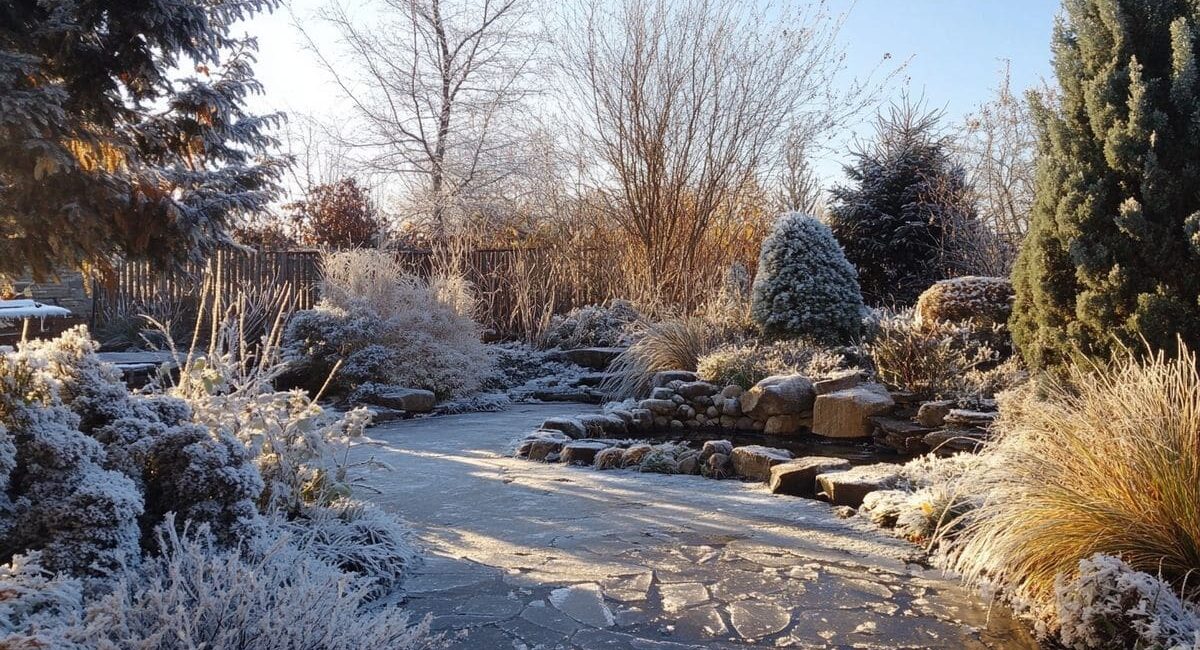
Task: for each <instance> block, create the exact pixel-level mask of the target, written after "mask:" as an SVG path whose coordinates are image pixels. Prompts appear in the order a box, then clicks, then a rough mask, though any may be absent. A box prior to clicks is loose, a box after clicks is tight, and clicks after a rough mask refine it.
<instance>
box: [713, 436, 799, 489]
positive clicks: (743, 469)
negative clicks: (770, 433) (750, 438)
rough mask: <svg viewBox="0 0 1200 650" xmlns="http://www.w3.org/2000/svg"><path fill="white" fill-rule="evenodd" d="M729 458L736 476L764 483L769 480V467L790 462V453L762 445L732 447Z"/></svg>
mask: <svg viewBox="0 0 1200 650" xmlns="http://www.w3.org/2000/svg"><path fill="white" fill-rule="evenodd" d="M729 458H730V460H732V461H733V471H734V473H736V474H737V475H738V476H741V477H742V478H747V479H750V480H752V481H763V482H765V481H767V480H768V479H770V478H771V467H773V466H775V465H778V464H780V463H786V462H788V461H789V460H791V459H792V452H790V451H787V450H786V449H776V448H774V447H764V446H762V445H746V446H744V447H734V448H733V453H731V454H730V455H729Z"/></svg>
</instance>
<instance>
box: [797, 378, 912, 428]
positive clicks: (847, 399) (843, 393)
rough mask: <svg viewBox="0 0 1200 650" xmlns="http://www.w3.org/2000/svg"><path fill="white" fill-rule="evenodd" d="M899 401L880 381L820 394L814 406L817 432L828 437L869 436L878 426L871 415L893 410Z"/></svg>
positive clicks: (814, 425) (814, 426) (814, 421)
mask: <svg viewBox="0 0 1200 650" xmlns="http://www.w3.org/2000/svg"><path fill="white" fill-rule="evenodd" d="M895 406H896V403H895V402H894V401H893V400H892V397H891V395H888V392H887V389H886V388H884V387H883V386H882V385H880V384H863V385H861V386H855V387H854V388H847V389H846V390H839V391H836V392H833V393H828V394H825V395H818V396H817V399H816V405H815V406H814V407H813V425H812V430H813V433H815V434H818V435H822V436H826V437H828V438H866V437H868V436H870V435H871V434H872V433H873V432H874V430H875V425H874V424H872V422H871V419H870V418H871V416H873V415H883V414H886V413H889V412H890V411H891V410H892V408H894V407H895Z"/></svg>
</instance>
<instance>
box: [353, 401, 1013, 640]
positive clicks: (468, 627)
mask: <svg viewBox="0 0 1200 650" xmlns="http://www.w3.org/2000/svg"><path fill="white" fill-rule="evenodd" d="M591 410H594V409H592V408H590V407H585V406H582V405H562V404H559V405H522V406H516V407H514V408H513V409H511V410H509V411H507V412H504V413H481V414H470V415H459V416H448V417H440V418H431V419H424V420H409V421H404V422H395V423H390V424H385V425H381V426H379V427H376V428H374V429H371V430H370V432H369V433H370V435H371V437H372V438H374V439H376V440H377V441H379V443H380V446H378V447H375V448H373V449H372V450H371V453H372V454H373V455H374V456H376V457H377V458H379V459H381V460H383V461H385V462H387V463H388V464H389V465H391V467H392V470H391V471H384V472H379V473H374V474H372V475H371V483H372V484H373V486H374V487H376V488H378V489H379V490H380V493H379V494H378V495H377V496H375V497H373V498H374V499H375V500H376V501H377V502H378V503H380V504H381V505H382V506H383V507H385V508H387V509H388V510H390V511H392V512H395V513H396V514H398V515H399V516H400V517H401V518H403V519H404V520H406V521H407V522H408V523H409V524H410V525H411V526H412V527H413V529H414V530H415V531H416V534H417V536H418V537H419V538H420V539H421V540H422V542H423V543H424V544H425V545H426V547H427V551H428V557H427V559H426V561H425V562H424V563H423V564H422V565H421V566H419V567H418V568H417V569H416V571H415V573H414V575H413V576H412V577H411V578H410V579H409V580H408V582H407V583H406V589H407V592H408V596H409V600H408V602H407V604H406V606H407V607H409V608H411V609H412V610H413V611H414V612H415V613H416V614H417V615H424V614H426V613H430V614H432V615H433V616H434V617H435V618H434V626H435V628H437V629H439V630H450V631H457V632H458V633H459V634H460V635H461V636H460V637H459V638H458V639H457V641H456V647H462V648H503V649H507V648H529V649H533V648H597V649H599V648H605V649H607V648H613V649H630V648H636V649H656V648H684V647H704V648H727V647H738V648H745V647H800V648H956V649H958V648H1030V647H1037V646H1036V644H1035V643H1033V642H1032V641H1031V640H1030V639H1029V637H1028V635H1027V634H1026V633H1025V632H1024V631H1023V630H1022V629H1021V628H1020V627H1019V626H1018V625H1016V624H1015V623H1013V621H1012V620H1011V619H1010V618H1009V616H1008V614H1007V613H1006V612H1005V611H1003V610H1001V609H999V608H994V609H991V610H989V608H988V607H987V605H986V604H984V603H982V602H980V601H979V599H978V598H976V597H973V596H972V595H971V594H970V593H969V592H968V591H967V590H965V589H963V588H961V587H960V586H958V585H957V584H956V583H955V582H953V581H952V580H947V579H945V578H943V577H942V575H941V573H940V572H939V571H937V570H934V569H929V568H926V567H924V566H923V565H921V564H919V563H918V562H919V560H918V554H917V553H915V552H914V549H913V548H912V547H911V546H909V545H908V544H906V543H904V542H901V541H899V540H895V539H892V538H889V537H887V536H885V535H882V534H880V533H878V532H877V531H875V530H873V529H872V528H871V527H870V526H868V525H866V524H865V523H862V522H858V521H856V520H840V519H837V518H836V517H834V516H833V514H832V512H831V510H830V508H829V507H828V506H827V505H825V504H823V503H820V502H815V501H808V500H804V499H797V498H791V497H777V496H774V495H771V494H769V493H768V492H767V491H766V490H765V489H763V487H762V486H761V485H757V484H750V483H740V482H737V481H712V480H707V479H704V478H701V477H699V476H662V475H654V474H638V473H634V472H626V471H608V472H596V471H592V470H590V469H586V468H571V467H564V466H561V465H543V464H538V463H531V462H528V461H520V460H515V459H512V458H510V457H508V456H507V451H508V446H509V444H510V442H511V440H512V439H513V438H515V437H516V436H517V435H518V434H523V433H525V432H527V431H529V430H530V429H532V428H533V427H534V426H536V425H537V424H538V423H540V422H541V421H542V420H543V419H545V418H546V417H550V416H552V415H566V414H577V413H582V412H587V411H591ZM360 453H361V452H360Z"/></svg>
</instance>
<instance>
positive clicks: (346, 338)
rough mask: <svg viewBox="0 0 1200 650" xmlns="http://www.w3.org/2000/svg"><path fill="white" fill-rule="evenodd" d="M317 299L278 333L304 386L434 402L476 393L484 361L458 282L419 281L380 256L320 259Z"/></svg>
mask: <svg viewBox="0 0 1200 650" xmlns="http://www.w3.org/2000/svg"><path fill="white" fill-rule="evenodd" d="M323 265H324V269H325V277H324V282H323V284H322V291H323V293H322V300H321V303H320V304H319V305H318V306H317V308H316V309H313V310H309V311H302V312H298V313H296V314H295V315H294V316H293V317H292V319H291V322H290V324H289V326H288V329H287V333H286V336H285V357H286V358H287V360H288V361H289V362H291V363H292V365H293V368H292V369H291V373H293V374H294V375H296V376H299V377H301V378H302V383H304V384H305V385H306V386H308V387H309V388H310V389H317V388H320V387H321V386H322V385H324V383H325V381H326V379H327V378H328V377H329V376H330V374H331V373H333V371H334V369H335V368H338V367H339V366H340V368H339V369H338V371H337V373H336V374H334V375H333V378H332V380H331V381H330V384H329V387H330V389H332V390H333V391H335V392H338V393H348V392H349V391H351V390H353V389H354V388H355V387H357V386H358V385H360V384H364V383H368V382H375V383H380V384H394V385H400V386H405V387H408V388H421V389H425V390H430V391H433V392H434V393H435V394H436V395H437V396H438V397H440V398H447V397H453V396H463V395H466V394H469V393H471V392H473V391H475V390H476V389H477V388H478V387H479V385H480V379H481V378H482V377H485V376H487V374H488V373H489V371H490V369H491V358H490V357H489V356H488V353H487V349H486V347H485V346H484V345H483V343H482V342H480V338H479V337H480V332H479V326H478V325H477V324H476V323H475V321H474V320H472V317H471V314H472V310H473V309H474V301H473V299H472V298H471V297H470V293H469V291H468V290H467V287H466V286H465V285H464V283H463V282H462V281H461V279H455V278H434V279H432V280H423V279H421V278H418V277H416V276H414V275H412V274H410V273H407V272H406V271H404V270H403V269H402V268H401V267H400V266H399V265H398V264H396V262H395V261H394V260H392V258H391V257H390V256H389V255H387V254H385V253H383V252H380V251H365V250H355V251H342V252H339V253H331V254H328V255H326V256H325V257H324V258H323Z"/></svg>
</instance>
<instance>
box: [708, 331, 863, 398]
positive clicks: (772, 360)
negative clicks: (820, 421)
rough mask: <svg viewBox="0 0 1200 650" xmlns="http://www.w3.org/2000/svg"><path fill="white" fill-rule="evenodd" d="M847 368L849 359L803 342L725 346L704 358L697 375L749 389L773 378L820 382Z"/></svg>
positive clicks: (721, 383)
mask: <svg viewBox="0 0 1200 650" xmlns="http://www.w3.org/2000/svg"><path fill="white" fill-rule="evenodd" d="M845 367H846V360H845V358H844V357H843V356H842V355H841V354H839V353H837V352H834V351H832V350H828V349H825V348H822V347H820V346H816V345H812V344H808V343H805V342H803V341H770V342H765V343H764V342H753V343H733V344H729V345H724V346H721V347H719V348H717V349H716V350H713V351H712V352H710V353H708V354H706V355H704V356H702V357H700V360H699V361H698V362H697V364H696V374H697V375H699V376H700V378H701V379H703V380H705V381H708V382H712V383H714V384H717V385H719V386H727V385H729V384H737V385H738V386H741V387H742V388H747V389H748V388H750V387H751V386H753V385H754V384H756V383H758V382H759V381H761V380H763V379H765V378H767V377H770V376H772V375H790V374H797V373H799V374H802V375H804V376H806V377H809V378H813V379H819V378H823V377H826V376H828V375H829V374H831V373H833V372H835V371H837V370H840V369H843V368H845Z"/></svg>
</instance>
